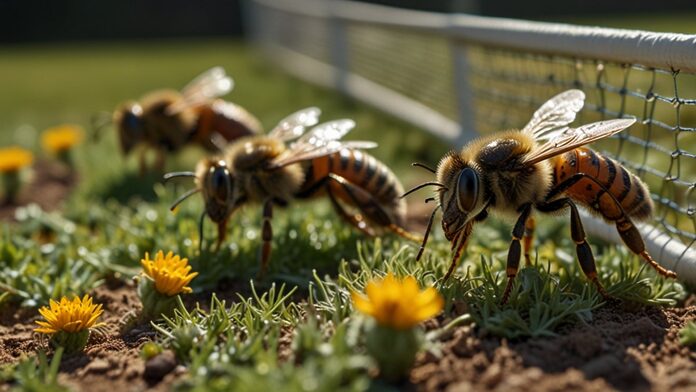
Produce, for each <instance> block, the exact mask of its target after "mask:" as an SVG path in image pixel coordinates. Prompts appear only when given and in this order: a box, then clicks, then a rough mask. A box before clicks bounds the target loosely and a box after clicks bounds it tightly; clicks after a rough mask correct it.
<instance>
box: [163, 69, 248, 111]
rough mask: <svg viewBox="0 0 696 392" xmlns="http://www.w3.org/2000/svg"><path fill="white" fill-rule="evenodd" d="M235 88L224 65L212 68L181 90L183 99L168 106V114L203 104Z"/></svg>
mask: <svg viewBox="0 0 696 392" xmlns="http://www.w3.org/2000/svg"><path fill="white" fill-rule="evenodd" d="M233 88H234V81H233V80H232V78H231V77H230V76H228V75H227V74H226V73H225V70H224V69H223V68H222V67H214V68H211V69H209V70H207V71H205V72H203V73H202V74H200V75H198V76H197V77H196V78H195V79H193V80H192V81H190V82H189V83H188V84H187V85H186V86H185V87H184V88H183V89H182V90H181V97H182V99H181V101H178V102H175V103H173V104H171V105H169V107H167V114H170V115H171V114H176V113H179V112H181V111H182V110H184V109H186V108H189V107H195V106H199V105H203V104H205V103H206V102H208V101H209V100H211V99H214V98H217V97H221V96H223V95H225V94H227V93H229V92H230V91H232V89H233Z"/></svg>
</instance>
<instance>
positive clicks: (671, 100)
mask: <svg viewBox="0 0 696 392" xmlns="http://www.w3.org/2000/svg"><path fill="white" fill-rule="evenodd" d="M259 7H261V8H263V10H262V11H263V19H262V20H257V21H256V23H255V25H256V26H255V27H256V30H257V31H256V34H257V38H261V39H260V42H261V43H262V44H263V43H264V42H266V43H273V45H276V47H277V46H281V47H283V48H286V49H289V50H291V51H293V52H296V53H299V54H303V55H305V56H307V57H310V58H312V59H314V60H318V61H321V62H324V63H326V64H329V65H333V66H334V67H336V68H338V69H343V70H346V71H347V72H349V73H351V74H354V75H359V76H361V77H363V78H366V79H369V80H371V81H373V82H375V83H378V84H379V85H381V86H383V87H386V88H388V89H391V90H393V91H395V92H398V93H400V94H401V95H403V96H406V97H408V98H410V99H411V100H414V101H416V102H419V103H421V104H423V105H426V106H427V107H429V108H431V109H433V110H434V111H436V112H438V113H440V114H442V115H444V116H445V117H447V118H449V119H451V120H453V121H458V120H459V119H460V118H459V117H460V113H459V110H458V108H459V105H460V103H459V101H458V96H459V94H458V91H456V89H457V86H458V85H457V83H456V80H455V79H456V78H457V76H458V75H457V73H458V72H459V73H461V72H464V71H465V72H466V73H465V74H463V78H464V80H466V84H467V85H468V87H469V90H470V94H469V95H470V99H469V100H468V101H467V102H468V103H469V104H471V106H472V108H471V109H473V110H469V111H468V112H469V113H470V114H471V115H472V116H473V119H469V120H470V121H471V124H473V125H474V128H475V131H476V133H478V134H487V133H490V132H495V131H498V130H501V129H509V128H519V127H522V126H524V124H526V122H527V121H528V120H529V118H530V116H531V115H532V113H533V112H534V111H535V110H536V109H537V108H538V107H539V106H540V105H541V104H542V103H544V102H545V101H546V100H547V99H548V98H550V97H551V96H553V95H555V94H557V93H559V92H561V91H564V90H567V89H570V88H578V89H581V90H583V91H584V92H585V93H586V95H587V99H586V104H585V107H584V109H583V111H582V112H581V113H580V116H579V119H578V120H577V121H576V124H578V123H582V122H585V123H589V122H592V121H597V120H600V119H605V118H616V117H636V118H637V119H638V123H636V124H635V125H633V126H632V127H630V128H629V129H628V130H626V131H624V132H621V133H619V134H618V135H616V136H614V137H612V138H610V139H606V140H602V141H600V142H598V143H595V144H594V145H593V148H595V149H596V150H599V151H601V152H603V153H605V154H606V155H608V156H611V157H613V158H615V159H616V160H618V161H619V162H621V163H622V164H623V165H625V166H626V167H627V168H629V169H630V170H631V171H633V172H634V173H636V174H637V175H638V176H639V177H640V178H642V179H643V180H644V181H645V182H646V183H647V184H648V186H649V188H650V191H651V196H652V198H653V200H654V201H655V205H656V214H655V218H654V219H655V222H652V223H653V224H654V225H655V226H657V227H658V228H659V229H660V230H662V231H663V232H665V233H667V234H669V235H670V236H672V237H673V238H678V239H679V240H681V242H683V243H685V244H686V245H687V246H688V247H689V248H690V249H694V248H695V247H696V245H695V244H696V234H695V233H696V191H695V190H694V188H696V75H694V74H687V73H683V72H682V73H680V72H679V71H678V70H672V69H654V68H648V67H645V66H643V65H641V64H617V63H611V62H604V61H600V60H597V59H585V58H572V57H564V56H558V55H546V54H537V53H530V52H520V51H516V50H511V49H504V48H495V47H483V46H479V45H476V44H471V43H464V42H457V43H452V41H450V40H449V39H448V38H447V37H446V36H445V35H438V34H431V33H426V32H423V31H420V30H409V29H403V28H394V27H387V26H381V25H374V24H369V23H362V22H347V21H340V25H336V23H338V22H337V21H336V20H332V19H329V18H322V17H321V16H311V15H306V14H301V13H300V14H298V13H293V12H289V11H283V10H278V9H273V8H271V7H264V6H259ZM337 32H338V34H337ZM337 41H340V42H337ZM337 48H338V49H339V50H342V52H341V53H338V56H337V53H336V51H337ZM458 50H464V51H465V53H466V69H458V68H457V66H455V64H460V65H461V63H457V62H455V61H454V57H455V55H454V54H453V53H459V52H457V51H458ZM460 75H461V74H460ZM460 77H462V76H460Z"/></svg>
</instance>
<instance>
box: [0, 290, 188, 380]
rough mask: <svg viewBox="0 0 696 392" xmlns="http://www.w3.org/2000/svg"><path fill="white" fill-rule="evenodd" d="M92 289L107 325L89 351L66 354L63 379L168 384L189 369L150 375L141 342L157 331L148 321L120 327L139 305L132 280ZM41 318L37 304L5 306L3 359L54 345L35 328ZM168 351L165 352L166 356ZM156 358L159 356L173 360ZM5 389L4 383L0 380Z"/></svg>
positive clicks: (0, 328) (0, 335)
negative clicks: (125, 328)
mask: <svg viewBox="0 0 696 392" xmlns="http://www.w3.org/2000/svg"><path fill="white" fill-rule="evenodd" d="M92 295H93V296H94V301H95V302H96V303H101V304H103V305H104V314H103V315H102V318H101V321H104V322H106V326H105V327H103V328H100V330H99V331H97V332H95V333H93V334H92V335H91V336H90V340H89V342H88V344H87V347H86V348H85V350H84V353H81V354H75V355H72V356H64V357H63V360H62V363H61V367H60V375H59V378H58V382H60V383H61V384H64V385H67V386H69V387H71V389H73V390H76V391H105V392H106V391H108V392H113V391H138V390H153V391H159V390H162V391H165V390H169V389H170V387H171V385H172V383H173V382H174V380H176V379H177V378H178V377H180V376H181V374H183V373H184V372H185V370H184V369H183V368H182V367H175V368H173V369H168V368H167V372H168V374H159V376H164V379H163V380H161V381H160V380H152V379H151V378H149V379H148V378H146V377H145V368H146V366H145V365H146V364H145V361H144V360H143V359H142V358H141V357H140V348H141V346H142V345H143V344H144V343H146V342H148V341H150V340H152V339H153V338H154V337H155V332H154V331H153V330H152V329H151V328H150V327H149V326H142V327H136V328H134V329H132V330H131V331H129V332H127V333H126V334H125V335H122V334H121V333H120V331H119V329H120V326H121V325H122V322H123V320H125V319H127V317H128V312H129V311H132V310H134V309H136V310H137V309H138V306H139V300H138V298H137V294H136V292H135V288H134V287H133V285H132V284H116V285H112V286H111V287H109V286H108V285H105V286H102V287H99V288H97V289H96V290H95V291H94V292H93V293H92ZM39 318H40V317H39V316H38V312H36V311H34V310H27V309H16V308H7V307H6V308H3V310H2V311H1V312H0V323H1V324H0V364H4V363H9V362H17V361H19V360H20V359H21V358H22V357H23V356H26V355H31V354H33V353H34V352H36V351H37V350H39V349H45V350H48V351H49V352H50V351H51V350H50V349H49V348H48V343H47V341H46V339H43V338H41V337H40V336H37V334H34V333H33V328H34V325H33V324H34V322H35V321H36V320H38V319H39ZM169 355H170V353H165V354H164V355H163V356H162V357H167V356H169ZM155 358H156V359H157V361H155V362H158V361H159V362H168V361H162V360H161V358H158V357H155ZM165 359H167V358H165ZM170 361H171V360H169V362H170ZM151 365H156V364H151ZM155 367H156V366H155ZM160 367H161V366H160ZM150 368H153V366H150ZM165 368H166V367H165ZM150 374H152V373H150ZM0 390H3V387H1V386H0Z"/></svg>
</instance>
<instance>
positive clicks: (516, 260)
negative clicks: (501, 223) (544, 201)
mask: <svg viewBox="0 0 696 392" xmlns="http://www.w3.org/2000/svg"><path fill="white" fill-rule="evenodd" d="M519 211H520V217H519V218H517V222H516V223H515V227H513V229H512V242H511V243H510V249H509V250H508V256H507V264H506V267H505V273H506V274H507V278H508V280H507V284H506V285H505V290H504V291H503V297H502V300H501V301H500V302H501V304H503V305H505V304H506V303H507V301H508V299H510V292H511V291H512V285H513V283H514V282H515V277H516V276H517V270H518V269H519V267H520V256H521V253H522V249H521V246H520V240H521V239H522V237H523V236H524V229H525V226H526V224H527V221H528V218H529V215H530V214H531V213H532V205H531V204H526V205H524V206H523V207H522V208H521V209H520V210H519ZM525 245H526V241H525ZM526 251H527V250H526V249H525V253H526Z"/></svg>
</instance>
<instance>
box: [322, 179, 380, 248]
mask: <svg viewBox="0 0 696 392" xmlns="http://www.w3.org/2000/svg"><path fill="white" fill-rule="evenodd" d="M326 188H327V189H326V193H327V194H328V195H329V200H331V204H332V205H333V207H334V209H335V210H336V212H337V213H338V215H339V216H340V217H341V218H343V220H345V221H346V222H348V223H350V224H351V225H352V226H353V227H355V228H356V229H358V230H360V231H361V232H362V233H363V234H365V235H367V236H369V237H374V236H375V232H374V230H372V228H370V226H368V224H367V222H365V220H364V219H362V217H361V216H359V215H353V214H349V213H348V211H346V210H345V208H343V206H342V205H341V203H340V202H339V201H338V199H336V196H335V195H334V193H333V191H332V188H331V186H327V187H326Z"/></svg>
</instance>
